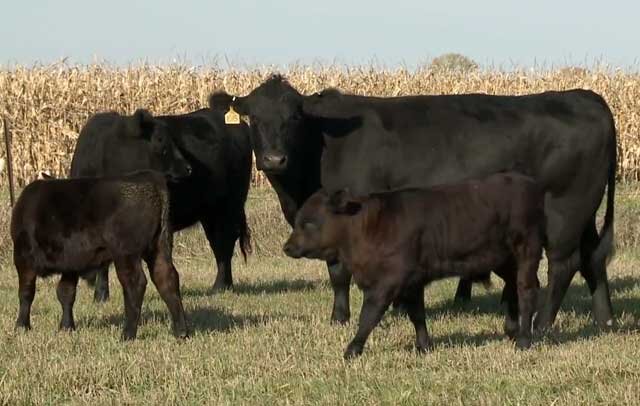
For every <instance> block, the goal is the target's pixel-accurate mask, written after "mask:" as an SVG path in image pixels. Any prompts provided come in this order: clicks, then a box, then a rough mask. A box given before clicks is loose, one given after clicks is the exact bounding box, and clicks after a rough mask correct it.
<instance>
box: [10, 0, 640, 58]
mask: <svg viewBox="0 0 640 406" xmlns="http://www.w3.org/2000/svg"><path fill="white" fill-rule="evenodd" d="M2 3H3V4H2V5H1V7H0V16H1V18H0V64H3V65H6V64H9V65H13V64H16V63H18V64H26V65H31V64H33V63H36V62H42V63H49V62H52V61H56V60H59V59H61V58H63V57H68V58H69V60H70V61H71V62H72V63H87V62H92V61H93V60H94V59H95V58H97V59H99V60H106V61H108V62H112V63H116V64H128V63H137V62H140V61H148V62H151V63H158V62H169V61H172V60H174V59H178V60H180V61H186V62H188V63H190V64H196V65H200V64H203V63H211V62H212V61H216V60H217V61H218V64H219V65H220V66H221V67H225V66H226V64H227V61H230V62H231V63H233V64H234V65H241V66H242V65H248V66H251V65H256V64H257V65H264V64H278V65H281V66H282V65H286V64H291V63H295V62H301V63H310V62H318V61H319V62H323V63H331V62H334V61H337V62H339V63H343V64H364V63H370V62H376V63H378V64H381V65H385V66H388V67H393V66H397V65H400V64H404V65H407V66H409V67H412V66H415V65H416V64H419V63H421V62H425V61H427V60H429V59H431V58H433V57H435V56H437V55H440V54H442V53H445V52H459V53H463V54H465V55H467V56H470V57H472V58H473V59H475V60H476V61H478V62H479V63H481V64H483V65H492V64H493V65H498V66H502V67H504V68H510V67H512V66H513V64H517V65H521V66H531V65H532V64H533V63H534V61H537V62H541V61H543V62H544V63H545V64H546V65H551V64H553V65H565V64H580V65H582V64H585V63H587V64H589V65H591V64H593V63H594V62H595V61H598V60H600V61H602V62H604V63H607V64H609V65H613V66H630V65H634V66H635V65H636V64H637V62H638V60H639V59H640V17H639V16H640V2H638V1H635V0H628V1H619V0H607V1H603V0H582V1H576V0H567V1H562V0H536V1H528V2H525V1H517V0H482V1H480V0H477V1H460V0H458V1H456V0H441V1H433V0H423V1H420V0H391V1H388V0H387V1H377V0H369V1H361V0H358V1H348V0H341V1H338V0H316V1H312V2H307V1H302V0H298V1H293V0H281V1H277V0H273V1H269V0H262V1H258V0H224V1H211V0H210V1H187V0H183V1H179V2H178V1H167V0H155V1H154V0H129V1H123V0H110V1H100V2H94V1H91V0H57V1H51V0H22V1H17V0H13V1H11V0H2Z"/></svg>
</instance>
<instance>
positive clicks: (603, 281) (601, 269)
mask: <svg viewBox="0 0 640 406" xmlns="http://www.w3.org/2000/svg"><path fill="white" fill-rule="evenodd" d="M598 242H599V237H598V230H597V229H596V225H595V219H594V220H593V221H590V222H589V225H588V226H587V229H586V230H585V232H584V234H583V236H582V242H581V245H580V254H581V258H580V262H581V265H580V274H581V275H582V276H583V277H584V279H585V280H586V282H587V285H588V286H589V291H590V292H591V299H592V308H593V318H594V321H595V322H596V324H597V326H598V327H600V328H602V329H606V328H612V327H614V325H615V320H614V318H613V309H612V306H611V296H610V294H609V282H608V280H607V261H606V258H601V259H599V260H598V262H597V263H594V262H593V260H592V258H591V257H592V254H593V251H595V249H596V247H597V246H598Z"/></svg>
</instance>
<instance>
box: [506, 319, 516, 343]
mask: <svg viewBox="0 0 640 406" xmlns="http://www.w3.org/2000/svg"><path fill="white" fill-rule="evenodd" d="M519 329H520V325H519V324H518V321H517V320H511V319H510V318H508V317H507V318H505V319H504V334H505V335H506V336H507V337H509V339H511V340H515V339H516V336H517V335H518V330H519Z"/></svg>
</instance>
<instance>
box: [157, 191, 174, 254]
mask: <svg viewBox="0 0 640 406" xmlns="http://www.w3.org/2000/svg"><path fill="white" fill-rule="evenodd" d="M159 192H160V202H161V209H160V234H159V236H158V238H159V240H160V241H159V243H160V245H161V247H162V250H163V251H164V255H165V256H166V259H167V260H169V261H173V254H172V251H173V232H172V230H171V223H170V220H169V208H170V203H169V190H168V189H167V187H166V186H165V187H163V188H160V190H159Z"/></svg>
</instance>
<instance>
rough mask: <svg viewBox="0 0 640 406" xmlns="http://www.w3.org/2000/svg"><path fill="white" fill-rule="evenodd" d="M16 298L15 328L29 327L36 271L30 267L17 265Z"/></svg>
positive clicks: (34, 293) (34, 292) (27, 328)
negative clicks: (18, 305)
mask: <svg viewBox="0 0 640 406" xmlns="http://www.w3.org/2000/svg"><path fill="white" fill-rule="evenodd" d="M16 269H17V270H18V300H19V301H20V309H19V310H18V318H17V320H16V328H24V329H26V330H29V329H31V304H32V303H33V298H34V297H35V295H36V277H37V275H36V273H35V271H34V270H33V269H32V268H31V267H27V266H22V265H17V264H16Z"/></svg>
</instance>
